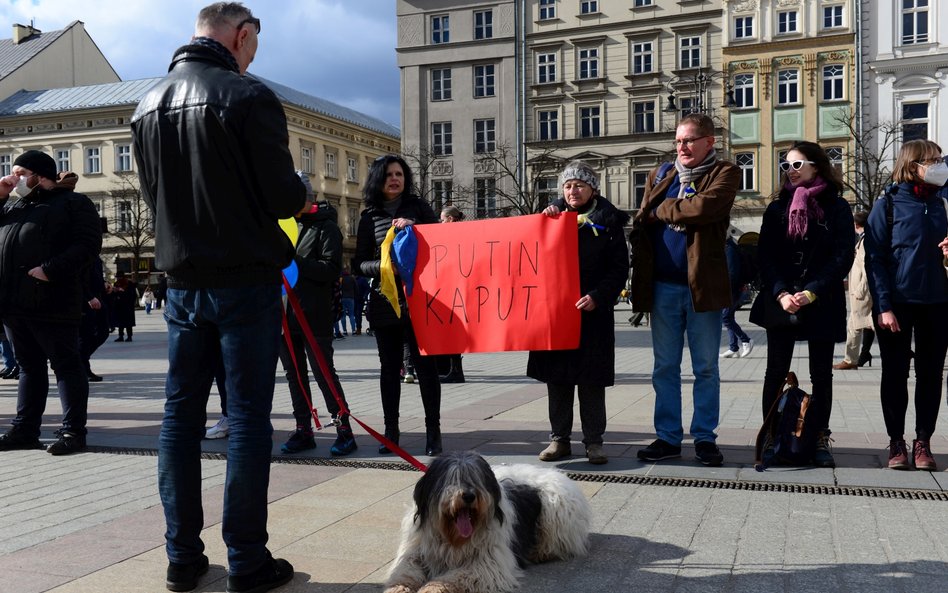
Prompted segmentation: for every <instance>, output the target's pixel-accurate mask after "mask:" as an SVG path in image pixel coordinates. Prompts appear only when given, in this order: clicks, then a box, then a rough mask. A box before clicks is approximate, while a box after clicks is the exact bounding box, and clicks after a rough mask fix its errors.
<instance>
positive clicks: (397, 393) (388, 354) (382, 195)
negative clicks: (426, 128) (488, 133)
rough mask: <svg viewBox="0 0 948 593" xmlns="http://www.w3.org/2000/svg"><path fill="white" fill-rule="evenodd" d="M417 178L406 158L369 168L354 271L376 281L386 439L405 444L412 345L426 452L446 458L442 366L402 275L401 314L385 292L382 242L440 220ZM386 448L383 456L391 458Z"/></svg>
mask: <svg viewBox="0 0 948 593" xmlns="http://www.w3.org/2000/svg"><path fill="white" fill-rule="evenodd" d="M412 189H413V187H412V174H411V169H410V168H409V167H408V163H406V162H405V160H404V159H403V158H402V157H400V156H395V155H387V156H381V157H379V158H377V159H375V162H374V163H372V166H371V167H370V168H369V176H368V179H367V180H366V182H365V190H364V191H363V197H364V200H365V210H363V211H362V218H361V219H360V220H359V230H358V235H357V239H356V254H355V258H353V260H352V269H353V271H354V272H355V273H356V274H358V275H361V276H366V277H368V278H370V279H371V282H372V290H371V291H370V293H369V308H368V313H367V315H366V316H367V317H368V319H369V323H370V324H371V326H372V330H373V331H374V332H375V341H376V343H377V345H378V350H379V363H380V365H381V369H380V371H379V389H380V391H381V394H382V413H383V415H384V417H385V436H386V437H388V438H389V439H391V440H392V441H393V442H395V443H396V444H397V443H398V441H399V429H398V407H399V401H400V399H401V379H400V377H399V373H400V371H401V367H402V343H403V342H407V343H408V346H409V348H410V350H411V358H412V360H413V362H414V366H415V374H416V375H417V377H418V383H419V384H420V387H421V402H422V404H423V405H424V408H425V435H426V439H425V453H426V454H427V455H432V456H433V455H438V454H439V453H441V450H442V445H441V383H440V381H439V379H438V367H437V364H436V361H435V359H434V358H432V357H428V356H421V354H420V353H419V352H418V344H417V342H416V341H415V333H414V332H413V331H412V327H411V320H410V319H409V318H408V306H407V303H406V302H405V294H404V292H403V290H402V284H401V282H400V280H399V278H398V276H397V270H396V277H395V286H396V289H397V291H398V305H399V307H400V309H401V315H400V316H399V315H398V314H396V312H395V309H394V308H393V306H392V304H391V303H390V302H389V300H388V299H387V298H386V297H385V296H384V295H383V294H382V292H381V267H382V242H383V241H384V240H385V235H386V234H387V233H388V230H389V229H390V228H391V227H393V226H394V227H395V228H396V229H397V230H398V231H401V230H403V229H405V228H407V227H409V226H411V225H413V224H422V223H434V222H438V215H437V214H435V212H434V210H432V209H431V206H429V205H428V203H427V202H425V201H424V200H422V199H421V198H419V197H418V196H416V195H415V194H413V193H412ZM388 452H389V450H388V448H387V447H385V446H384V445H383V446H381V447H379V453H388Z"/></svg>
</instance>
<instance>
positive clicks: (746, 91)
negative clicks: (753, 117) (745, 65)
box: [734, 74, 754, 109]
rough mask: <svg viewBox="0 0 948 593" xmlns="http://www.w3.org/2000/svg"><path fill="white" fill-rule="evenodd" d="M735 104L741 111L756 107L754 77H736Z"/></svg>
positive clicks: (750, 75)
mask: <svg viewBox="0 0 948 593" xmlns="http://www.w3.org/2000/svg"><path fill="white" fill-rule="evenodd" d="M734 103H735V105H734V106H735V107H736V108H739V109H741V108H742V109H747V108H750V107H753V106H754V75H753V74H737V75H736V76H734Z"/></svg>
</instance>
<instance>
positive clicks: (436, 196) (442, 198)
mask: <svg viewBox="0 0 948 593" xmlns="http://www.w3.org/2000/svg"><path fill="white" fill-rule="evenodd" d="M431 193H432V196H431V206H432V208H434V210H435V212H437V211H439V210H441V209H442V208H444V206H445V205H446V204H450V203H451V198H452V196H453V194H454V182H452V181H451V180H450V179H435V180H434V181H432V182H431Z"/></svg>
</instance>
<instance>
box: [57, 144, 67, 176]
mask: <svg viewBox="0 0 948 593" xmlns="http://www.w3.org/2000/svg"><path fill="white" fill-rule="evenodd" d="M68 170H69V149H68V148H60V149H59V150H57V151H56V172H57V173H62V172H63V171H68Z"/></svg>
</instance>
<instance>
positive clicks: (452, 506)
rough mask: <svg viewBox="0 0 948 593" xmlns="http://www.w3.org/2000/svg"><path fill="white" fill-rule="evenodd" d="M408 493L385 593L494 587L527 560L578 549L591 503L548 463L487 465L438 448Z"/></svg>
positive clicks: (477, 592)
mask: <svg viewBox="0 0 948 593" xmlns="http://www.w3.org/2000/svg"><path fill="white" fill-rule="evenodd" d="M414 499H415V504H414V507H413V508H412V509H410V510H409V512H408V513H407V514H406V515H405V518H404V520H403V521H402V541H401V545H400V546H399V549H398V557H397V558H396V559H395V563H394V564H393V565H392V568H391V571H390V573H389V578H388V582H387V584H386V586H387V589H386V593H415V592H419V593H502V592H507V591H511V590H513V589H514V588H516V586H517V581H518V579H519V578H520V576H521V572H522V570H521V568H522V567H523V566H524V565H525V564H526V563H527V562H543V561H546V560H552V559H558V558H559V559H562V558H571V557H574V556H582V555H584V554H585V553H586V546H587V541H588V536H589V525H590V522H591V520H592V510H591V508H590V506H589V502H588V501H587V500H586V497H585V496H584V495H583V493H582V491H580V489H579V488H578V487H577V486H576V484H574V483H573V482H572V481H570V479H569V478H567V477H566V476H565V475H564V474H562V473H560V472H558V471H556V470H552V469H544V468H538V467H533V466H531V465H512V466H499V467H496V468H493V469H492V468H491V466H490V465H488V464H487V462H486V461H485V460H484V458H483V457H481V456H480V455H478V454H476V453H473V452H467V451H461V452H454V453H445V454H444V455H442V456H440V457H438V458H437V459H435V461H434V462H433V463H432V464H431V466H430V467H429V468H428V471H427V473H425V475H424V476H423V477H422V478H421V479H420V480H419V481H418V483H417V484H416V485H415V493H414ZM465 532H466V533H465Z"/></svg>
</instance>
